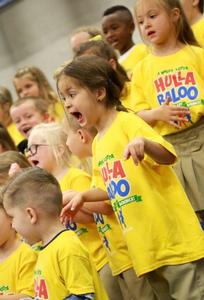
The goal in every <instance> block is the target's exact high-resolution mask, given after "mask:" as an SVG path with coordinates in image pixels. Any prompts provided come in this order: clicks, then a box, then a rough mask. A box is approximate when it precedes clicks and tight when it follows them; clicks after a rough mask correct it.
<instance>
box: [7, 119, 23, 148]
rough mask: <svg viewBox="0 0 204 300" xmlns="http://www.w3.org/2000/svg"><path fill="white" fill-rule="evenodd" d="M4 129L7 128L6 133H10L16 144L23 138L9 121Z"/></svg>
mask: <svg viewBox="0 0 204 300" xmlns="http://www.w3.org/2000/svg"><path fill="white" fill-rule="evenodd" d="M6 129H7V130H8V133H9V134H10V136H11V138H12V140H13V141H14V143H15V145H16V146H17V145H18V144H19V143H20V142H22V140H24V139H25V137H23V135H22V134H21V133H20V131H18V129H17V127H16V124H15V123H11V124H10V125H9V126H7V128H6Z"/></svg>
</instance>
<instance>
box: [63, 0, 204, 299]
mask: <svg viewBox="0 0 204 300" xmlns="http://www.w3.org/2000/svg"><path fill="white" fill-rule="evenodd" d="M159 2H160V1H159ZM148 3H149V0H148ZM57 87H58V90H59V93H60V96H61V99H62V100H63V101H64V105H65V108H66V110H67V113H68V114H69V115H71V116H73V117H74V118H76V121H77V122H78V123H79V124H80V126H82V127H85V128H86V127H87V128H90V127H95V128H96V129H97V131H98V134H97V136H96V137H95V139H94V142H93V146H92V151H93V175H94V183H95V185H96V187H97V188H96V189H91V190H88V191H86V192H83V193H78V194H77V195H74V196H73V195H71V196H70V198H71V199H70V203H68V204H67V209H68V210H70V212H72V213H73V212H74V211H75V208H77V207H81V205H83V203H84V202H92V201H105V200H106V199H107V198H109V199H111V204H112V206H113V209H114V211H115V214H116V216H117V218H118V221H119V223H120V225H121V228H122V230H123V233H124V238H125V241H126V243H127V246H128V251H129V254H130V257H131V259H132V262H133V266H134V269H135V271H136V273H137V275H138V276H142V275H143V276H144V277H146V278H147V279H148V281H150V282H151V286H152V288H153V289H154V292H155V293H156V295H158V298H160V297H161V299H171V298H174V297H175V296H174V295H177V298H178V299H193V297H194V296H193V295H194V294H195V293H196V294H197V295H199V294H200V295H201V294H203V293H204V270H203V268H204V260H203V257H204V235H203V232H202V229H201V226H200V224H199V222H198V220H197V218H196V215H195V213H194V211H193V209H192V207H191V205H190V203H189V201H188V198H187V197H186V194H185V192H184V190H183V188H182V186H181V184H180V183H179V181H178V179H177V177H176V175H175V173H174V171H173V169H172V167H171V166H168V164H172V163H174V162H175V160H176V155H175V151H174V149H173V147H172V146H171V145H170V144H169V143H168V142H167V141H165V140H164V139H163V138H162V137H161V136H160V135H159V134H158V133H156V131H154V130H153V129H152V128H151V127H150V126H149V125H148V124H147V123H145V122H144V121H143V120H142V119H140V118H139V117H138V116H136V115H135V114H132V113H128V112H127V110H126V109H125V108H124V107H122V106H121V102H120V100H119V98H120V93H121V91H122V88H123V83H122V82H121V81H120V78H119V77H118V76H117V73H116V72H115V71H114V70H113V68H111V66H110V65H109V64H108V63H107V62H106V61H105V60H103V59H101V58H99V57H94V59H93V57H90V56H89V57H85V56H84V57H80V58H77V59H75V60H73V61H72V62H71V63H69V64H68V65H66V66H65V67H64V69H63V70H62V71H61V73H60V74H59V75H58V78H57ZM122 109H123V110H124V111H121V110H122ZM134 138H136V140H135V141H134V145H132V143H130V142H131V141H132V140H133V139H134ZM129 143H130V144H129ZM127 145H128V146H127ZM125 147H127V149H126V151H125ZM124 152H125V158H126V159H124ZM131 153H133V154H134V153H135V154H136V159H135V162H136V165H135V163H134V161H133V160H132V159H127V158H129V156H130V154H131ZM99 187H100V188H99ZM65 210H66V209H64V211H65ZM189 229H190V230H189ZM184 269H185V271H184ZM189 272H190V273H191V274H192V277H191V276H190V277H189ZM195 273H196V274H197V275H196V278H195V277H194V274H195ZM181 274H182V280H180V276H181ZM190 278H191V279H190ZM198 278H199V280H200V282H202V288H200V287H201V284H200V283H199V284H198ZM189 279H190V280H189ZM186 280H187V281H188V284H186ZM175 282H177V284H176V285H175ZM161 287H162V288H161ZM198 299H201V297H200V296H198Z"/></svg>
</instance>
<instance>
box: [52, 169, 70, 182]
mask: <svg viewBox="0 0 204 300" xmlns="http://www.w3.org/2000/svg"><path fill="white" fill-rule="evenodd" d="M67 171H68V167H67V166H66V167H65V168H62V167H61V166H59V165H58V166H56V168H55V169H54V170H53V172H52V175H53V176H55V178H57V180H58V181H59V180H61V179H62V178H63V177H64V175H65V174H66V173H67Z"/></svg>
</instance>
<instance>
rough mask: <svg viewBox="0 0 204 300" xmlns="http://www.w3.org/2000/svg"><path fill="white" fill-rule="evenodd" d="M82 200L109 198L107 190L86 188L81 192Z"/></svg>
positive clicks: (95, 200) (91, 200)
mask: <svg viewBox="0 0 204 300" xmlns="http://www.w3.org/2000/svg"><path fill="white" fill-rule="evenodd" d="M81 196H82V199H83V202H97V201H105V200H107V199H109V197H108V194H107V192H105V191H104V190H102V189H100V188H95V189H91V190H87V191H85V192H82V193H81Z"/></svg>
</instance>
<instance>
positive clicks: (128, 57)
mask: <svg viewBox="0 0 204 300" xmlns="http://www.w3.org/2000/svg"><path fill="white" fill-rule="evenodd" d="M147 54H148V48H147V46H146V45H144V44H137V45H134V46H133V47H132V48H130V49H129V50H128V51H127V52H125V53H124V54H123V55H121V56H120V57H119V59H118V61H119V63H120V64H121V65H122V66H123V68H124V69H125V71H126V72H127V75H128V77H129V78H130V79H131V76H132V71H133V69H134V67H135V66H136V64H137V63H138V61H140V60H142V59H143V58H144V57H145V56H146V55H147Z"/></svg>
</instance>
